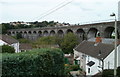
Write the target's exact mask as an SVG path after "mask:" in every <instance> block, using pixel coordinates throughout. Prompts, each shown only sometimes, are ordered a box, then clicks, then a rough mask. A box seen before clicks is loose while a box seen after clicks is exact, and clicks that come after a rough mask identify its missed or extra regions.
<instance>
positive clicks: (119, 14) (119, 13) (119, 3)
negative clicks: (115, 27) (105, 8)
mask: <svg viewBox="0 0 120 77" xmlns="http://www.w3.org/2000/svg"><path fill="white" fill-rule="evenodd" d="M118 20H119V21H120V1H119V2H118Z"/></svg>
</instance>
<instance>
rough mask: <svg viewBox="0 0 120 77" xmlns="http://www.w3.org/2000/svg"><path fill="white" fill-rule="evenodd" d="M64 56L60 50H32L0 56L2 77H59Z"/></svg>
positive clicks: (62, 73) (62, 67) (62, 71)
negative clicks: (0, 58) (0, 59)
mask: <svg viewBox="0 0 120 77" xmlns="http://www.w3.org/2000/svg"><path fill="white" fill-rule="evenodd" d="M62 75H64V56H63V53H62V51H61V50H60V49H34V50H32V51H28V52H21V53H14V54H8V53H5V54H3V55H2V77H28V76H32V77H33V76H35V77H48V76H52V77H53V76H54V77H60V76H62Z"/></svg>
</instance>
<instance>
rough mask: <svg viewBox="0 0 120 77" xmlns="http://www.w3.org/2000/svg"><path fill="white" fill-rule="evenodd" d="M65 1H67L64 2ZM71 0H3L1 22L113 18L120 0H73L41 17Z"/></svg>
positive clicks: (75, 22)
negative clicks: (50, 12) (50, 11)
mask: <svg viewBox="0 0 120 77" xmlns="http://www.w3.org/2000/svg"><path fill="white" fill-rule="evenodd" d="M64 1H65V2H64ZM69 1H71V0H1V2H0V6H1V7H0V9H1V10H0V14H1V17H0V18H1V20H2V21H1V22H13V21H26V22H28V21H44V20H47V21H52V20H54V21H58V22H68V23H72V24H77V23H83V22H92V21H99V20H108V19H113V18H111V17H110V16H109V15H110V14H111V13H112V12H115V13H116V15H117V14H118V1H119V0H73V1H72V2H71V3H70V4H68V5H66V6H65V7H63V8H61V9H59V10H57V11H56V12H54V13H52V14H50V15H48V16H46V17H44V18H42V19H40V17H41V16H42V14H43V13H46V11H48V10H50V9H51V8H53V7H55V6H57V5H58V4H60V3H62V2H64V3H67V2H69Z"/></svg>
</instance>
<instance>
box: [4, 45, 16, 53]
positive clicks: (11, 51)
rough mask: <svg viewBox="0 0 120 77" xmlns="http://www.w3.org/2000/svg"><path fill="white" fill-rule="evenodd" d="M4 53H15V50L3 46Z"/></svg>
mask: <svg viewBox="0 0 120 77" xmlns="http://www.w3.org/2000/svg"><path fill="white" fill-rule="evenodd" d="M2 53H15V49H14V48H13V47H11V46H9V45H3V46H2Z"/></svg>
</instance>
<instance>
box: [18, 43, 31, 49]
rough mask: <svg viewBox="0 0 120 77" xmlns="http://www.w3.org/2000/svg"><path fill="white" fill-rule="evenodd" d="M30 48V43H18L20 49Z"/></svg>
mask: <svg viewBox="0 0 120 77" xmlns="http://www.w3.org/2000/svg"><path fill="white" fill-rule="evenodd" d="M31 49H32V45H31V44H26V43H20V50H31Z"/></svg>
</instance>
